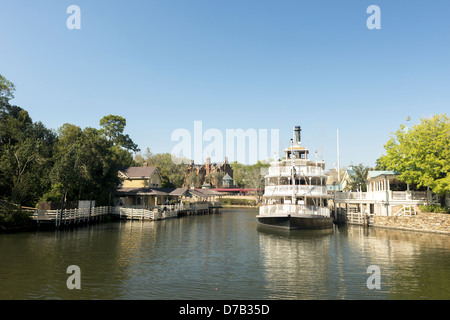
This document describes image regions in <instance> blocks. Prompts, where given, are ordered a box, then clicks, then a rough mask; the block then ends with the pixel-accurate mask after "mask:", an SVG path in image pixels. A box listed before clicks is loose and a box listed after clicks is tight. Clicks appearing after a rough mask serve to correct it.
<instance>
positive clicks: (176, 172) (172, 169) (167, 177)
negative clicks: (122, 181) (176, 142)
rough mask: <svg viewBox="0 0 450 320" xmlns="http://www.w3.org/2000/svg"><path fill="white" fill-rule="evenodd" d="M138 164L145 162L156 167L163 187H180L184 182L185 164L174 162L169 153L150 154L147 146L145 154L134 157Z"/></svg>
mask: <svg viewBox="0 0 450 320" xmlns="http://www.w3.org/2000/svg"><path fill="white" fill-rule="evenodd" d="M135 162H136V164H138V165H141V166H142V165H143V164H144V163H147V164H148V165H149V166H151V167H156V168H158V171H159V173H160V174H161V177H162V183H161V186H162V187H163V188H181V187H182V186H183V183H184V177H185V173H186V165H185V164H184V163H182V162H181V161H180V162H177V163H175V162H174V161H173V159H172V155H171V154H170V153H158V154H152V153H151V152H150V149H148V148H147V152H146V154H145V155H141V154H138V155H136V157H135Z"/></svg>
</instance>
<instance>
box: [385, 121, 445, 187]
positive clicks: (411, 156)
mask: <svg viewBox="0 0 450 320" xmlns="http://www.w3.org/2000/svg"><path fill="white" fill-rule="evenodd" d="M384 148H385V150H386V154H384V155H382V156H381V157H380V159H379V162H380V165H381V166H384V167H385V168H387V169H389V170H394V171H397V172H399V173H400V176H399V179H400V180H402V181H405V182H406V183H408V184H416V185H417V186H418V187H421V186H426V187H429V188H430V189H431V190H432V191H433V192H435V193H438V194H441V195H443V194H445V193H448V192H450V161H449V159H450V122H449V118H448V117H447V115H445V114H441V115H434V116H432V117H430V118H422V119H421V121H420V123H419V124H417V125H415V126H414V127H412V128H407V127H405V126H404V125H401V126H400V129H399V130H398V131H397V132H396V133H395V134H394V135H393V136H391V139H390V140H389V141H388V142H387V143H386V145H385V146H384Z"/></svg>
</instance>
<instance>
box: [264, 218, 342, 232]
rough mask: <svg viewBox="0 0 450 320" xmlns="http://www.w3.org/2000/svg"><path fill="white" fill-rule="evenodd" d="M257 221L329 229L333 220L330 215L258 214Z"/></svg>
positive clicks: (276, 224) (280, 226)
mask: <svg viewBox="0 0 450 320" xmlns="http://www.w3.org/2000/svg"><path fill="white" fill-rule="evenodd" d="M257 218H258V222H259V223H261V224H263V225H267V226H273V227H278V228H285V229H329V228H333V224H334V221H333V219H332V218H330V217H324V216H314V215H258V216H257Z"/></svg>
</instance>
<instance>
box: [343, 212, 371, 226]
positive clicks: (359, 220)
mask: <svg viewBox="0 0 450 320" xmlns="http://www.w3.org/2000/svg"><path fill="white" fill-rule="evenodd" d="M336 222H337V224H355V225H360V226H370V225H373V223H374V215H373V214H367V213H364V212H359V211H357V210H348V211H345V210H343V209H339V210H338V211H337V221H336Z"/></svg>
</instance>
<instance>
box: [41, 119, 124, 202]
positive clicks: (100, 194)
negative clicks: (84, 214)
mask: <svg viewBox="0 0 450 320" xmlns="http://www.w3.org/2000/svg"><path fill="white" fill-rule="evenodd" d="M58 133H59V140H58V143H57V144H56V146H55V163H54V166H53V168H52V170H51V175H50V177H51V181H52V186H53V189H52V190H50V192H49V193H48V195H49V196H51V195H58V194H60V193H62V192H63V190H64V192H65V193H66V197H67V200H83V199H84V200H87V199H90V198H91V197H93V199H95V200H96V201H97V204H107V203H108V198H109V194H110V192H112V191H113V189H114V188H115V187H116V186H117V185H118V184H119V183H120V182H119V178H118V175H117V172H118V169H119V163H118V162H117V161H116V158H115V155H114V152H113V150H114V149H113V148H112V142H111V141H109V140H107V139H106V138H105V137H104V136H103V135H102V134H100V132H99V130H97V129H94V128H86V129H84V130H82V129H81V128H79V127H77V126H75V125H72V124H65V125H63V126H62V127H61V128H60V129H59V131H58ZM55 189H56V190H55Z"/></svg>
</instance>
